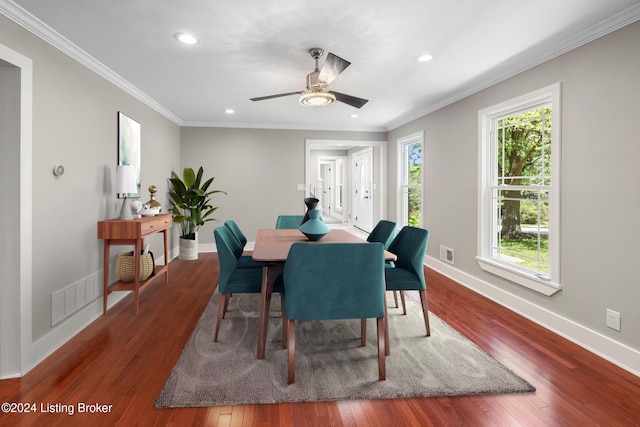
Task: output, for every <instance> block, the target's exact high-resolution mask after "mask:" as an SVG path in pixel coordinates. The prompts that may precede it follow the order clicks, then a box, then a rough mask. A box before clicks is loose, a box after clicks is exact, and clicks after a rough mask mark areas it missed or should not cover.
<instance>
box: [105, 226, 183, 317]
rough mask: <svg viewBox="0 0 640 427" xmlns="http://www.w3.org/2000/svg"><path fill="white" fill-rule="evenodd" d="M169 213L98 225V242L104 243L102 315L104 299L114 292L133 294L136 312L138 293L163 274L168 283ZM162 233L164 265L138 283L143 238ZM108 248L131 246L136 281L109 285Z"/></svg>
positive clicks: (137, 309) (136, 310) (138, 299)
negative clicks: (132, 248) (131, 292)
mask: <svg viewBox="0 0 640 427" xmlns="http://www.w3.org/2000/svg"><path fill="white" fill-rule="evenodd" d="M169 228H171V214H160V215H156V216H149V217H142V218H136V219H133V220H128V221H126V220H120V219H108V220H106V221H99V222H98V239H102V240H104V279H103V288H104V289H103V290H104V293H103V295H102V298H103V314H105V315H106V314H107V299H108V297H109V294H110V293H111V292H113V291H133V292H134V295H135V313H136V314H138V312H139V308H138V306H139V302H140V292H141V291H142V290H143V289H144V288H145V287H146V286H147V285H148V284H149V283H150V282H151V281H152V280H153V279H154V278H155V277H158V276H160V275H161V274H162V273H164V281H165V283H166V284H169V266H168V263H169V235H168V231H169ZM160 231H162V232H163V234H164V265H160V266H156V271H155V275H154V276H151V277H149V278H148V279H147V280H145V281H143V282H140V252H141V251H142V249H143V247H144V238H145V237H146V236H149V235H151V234H154V233H158V232H160ZM111 245H133V246H134V250H133V253H134V265H135V276H134V277H135V280H134V281H133V282H123V281H120V280H119V281H117V282H115V283H113V284H111V285H109V255H110V254H109V248H110V247H111Z"/></svg>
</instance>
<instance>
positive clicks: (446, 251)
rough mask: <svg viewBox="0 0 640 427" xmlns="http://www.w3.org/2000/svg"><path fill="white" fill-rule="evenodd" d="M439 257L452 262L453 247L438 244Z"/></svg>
mask: <svg viewBox="0 0 640 427" xmlns="http://www.w3.org/2000/svg"><path fill="white" fill-rule="evenodd" d="M440 259H441V260H443V261H446V262H448V263H449V264H453V263H454V262H453V249H451V248H448V247H446V246H442V245H440Z"/></svg>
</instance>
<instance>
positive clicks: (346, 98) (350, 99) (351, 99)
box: [329, 90, 369, 108]
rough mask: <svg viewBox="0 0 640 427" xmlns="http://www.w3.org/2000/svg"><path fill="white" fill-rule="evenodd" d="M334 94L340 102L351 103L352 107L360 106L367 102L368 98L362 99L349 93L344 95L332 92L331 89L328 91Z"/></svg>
mask: <svg viewBox="0 0 640 427" xmlns="http://www.w3.org/2000/svg"><path fill="white" fill-rule="evenodd" d="M329 92H330V93H332V94H334V95H335V97H336V99H337V100H338V101H340V102H344V103H345V104H348V105H351V106H352V107H356V108H361V107H362V106H363V105H364V104H366V103H367V102H369V100H368V99H362V98H358V97H355V96H351V95H345V94H344V93H340V92H334V91H332V90H330V91H329Z"/></svg>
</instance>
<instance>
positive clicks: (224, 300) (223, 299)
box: [213, 294, 229, 342]
mask: <svg viewBox="0 0 640 427" xmlns="http://www.w3.org/2000/svg"><path fill="white" fill-rule="evenodd" d="M228 303H229V294H220V302H219V303H218V320H217V321H216V333H215V335H214V336H213V342H218V332H220V322H222V319H223V318H224V312H225V311H226V308H227V304H228Z"/></svg>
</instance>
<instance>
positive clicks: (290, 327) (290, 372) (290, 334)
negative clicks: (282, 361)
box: [287, 319, 296, 384]
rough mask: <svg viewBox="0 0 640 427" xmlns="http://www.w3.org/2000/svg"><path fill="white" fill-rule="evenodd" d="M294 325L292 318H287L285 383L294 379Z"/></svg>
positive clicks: (289, 382)
mask: <svg viewBox="0 0 640 427" xmlns="http://www.w3.org/2000/svg"><path fill="white" fill-rule="evenodd" d="M295 341H296V325H295V321H294V320H292V319H287V347H288V357H287V384H293V383H294V381H295V380H296V354H295V353H296V343H295Z"/></svg>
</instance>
